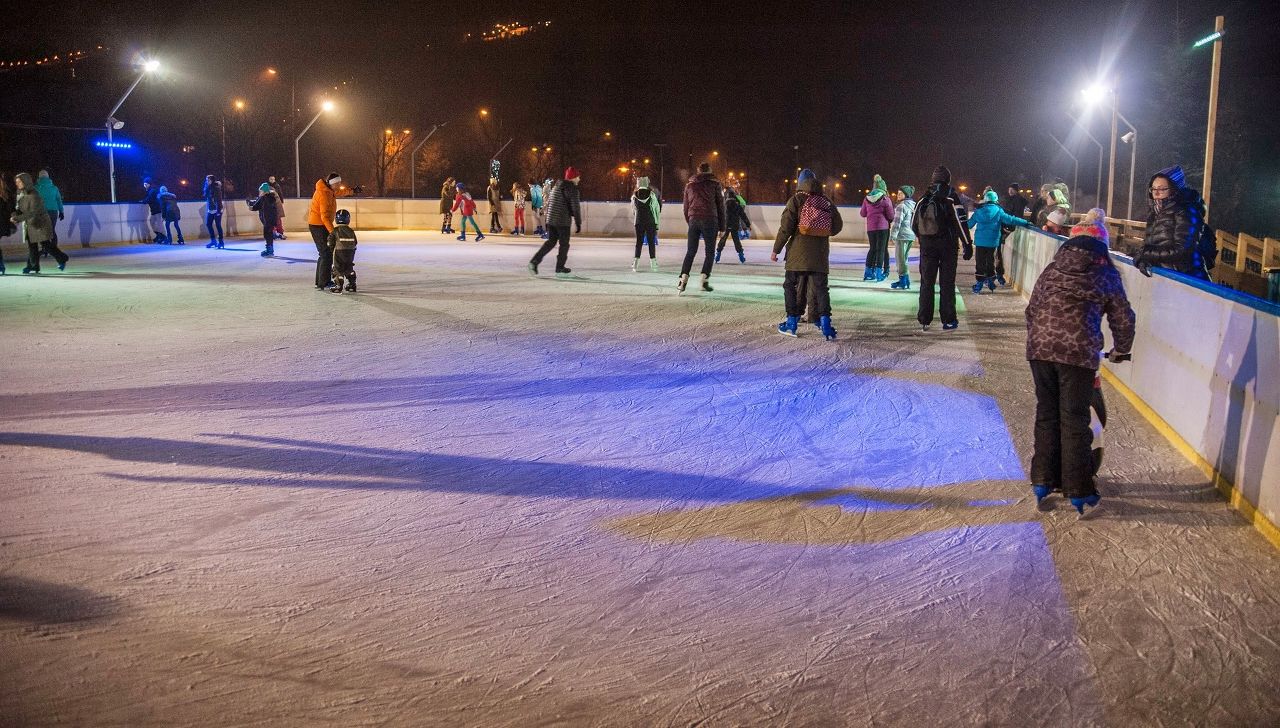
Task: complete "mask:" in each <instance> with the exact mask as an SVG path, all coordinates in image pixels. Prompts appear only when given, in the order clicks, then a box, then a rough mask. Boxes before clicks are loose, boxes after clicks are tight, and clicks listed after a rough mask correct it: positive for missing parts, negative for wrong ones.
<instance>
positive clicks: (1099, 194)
mask: <svg viewBox="0 0 1280 728" xmlns="http://www.w3.org/2000/svg"><path fill="white" fill-rule="evenodd" d="M1067 116H1071V115H1070V114H1068V115H1067ZM1071 120H1072V121H1074V122H1075V123H1076V126H1078V127H1080V131H1082V132H1084V135H1085V136H1087V137H1089V141H1091V142H1093V143H1094V144H1095V145H1097V147H1098V186H1097V187H1096V188H1094V189H1095V190H1096V192H1097V195H1098V204H1099V205H1101V204H1102V142H1100V141H1098V140H1097V139H1095V138H1094V137H1093V134H1090V133H1089V130H1088V129H1087V128H1085V125H1084V124H1082V123H1080V120H1079V119H1077V118H1076V117H1074V116H1071ZM1071 206H1072V208H1074V207H1075V197H1074V196H1072V199H1071ZM1107 212H1111V211H1110V210H1108V211H1107Z"/></svg>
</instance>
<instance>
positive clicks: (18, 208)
mask: <svg viewBox="0 0 1280 728" xmlns="http://www.w3.org/2000/svg"><path fill="white" fill-rule="evenodd" d="M18 177H19V178H20V179H22V186H23V190H22V191H21V192H19V193H18V199H17V202H16V203H15V204H14V206H13V220H14V222H24V223H26V224H27V225H26V227H27V242H28V243H44V242H48V241H49V240H52V239H53V223H51V222H50V221H49V211H48V210H46V209H45V207H44V200H43V199H41V197H40V193H39V192H38V191H36V188H35V185H33V184H32V183H31V175H29V174H27V173H26V172H23V173H22V174H20V175H18Z"/></svg>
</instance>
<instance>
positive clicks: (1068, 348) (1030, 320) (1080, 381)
mask: <svg viewBox="0 0 1280 728" xmlns="http://www.w3.org/2000/svg"><path fill="white" fill-rule="evenodd" d="M1103 316H1106V318H1107V325H1108V326H1109V327H1110V329H1111V337H1112V341H1113V345H1114V348H1113V349H1112V350H1111V352H1109V353H1108V354H1107V358H1108V359H1109V360H1110V361H1112V362H1122V361H1128V360H1129V358H1130V351H1131V349H1132V347H1133V337H1134V325H1135V316H1134V313H1133V308H1132V307H1130V306H1129V299H1128V297H1126V296H1125V292H1124V283H1123V281H1122V280H1121V278H1120V272H1119V271H1118V270H1116V267H1115V264H1113V263H1112V262H1111V256H1110V254H1109V252H1108V250H1107V228H1106V213H1104V212H1103V211H1102V209H1100V208H1094V209H1093V210H1090V211H1089V212H1088V213H1087V214H1086V215H1085V218H1084V220H1083V221H1081V223H1080V224H1079V225H1076V226H1075V227H1073V228H1071V238H1070V239H1069V240H1067V241H1066V242H1065V243H1063V244H1062V246H1061V247H1060V248H1058V252H1057V253H1056V254H1055V255H1054V256H1053V262H1052V263H1050V264H1049V265H1048V266H1046V267H1045V269H1044V271H1043V272H1042V273H1041V274H1040V277H1039V278H1038V279H1036V283H1035V288H1034V289H1033V290H1032V292H1031V300H1030V301H1029V302H1028V303H1027V310H1026V319H1027V361H1028V363H1029V364H1030V367H1031V379H1032V381H1033V383H1034V384H1035V391H1036V424H1035V446H1034V452H1033V455H1032V457H1031V483H1032V486H1031V487H1032V492H1033V493H1034V494H1035V497H1036V503H1037V504H1040V503H1041V501H1043V500H1044V499H1045V498H1047V497H1048V496H1049V495H1050V494H1052V493H1053V492H1054V491H1055V490H1058V489H1061V491H1062V494H1063V495H1064V496H1066V497H1067V498H1069V499H1071V505H1073V506H1075V508H1076V510H1077V511H1079V512H1080V513H1081V514H1082V515H1083V514H1084V509H1085V507H1086V506H1089V507H1093V506H1096V505H1097V504H1098V501H1099V499H1100V498H1099V495H1098V489H1097V484H1096V483H1095V482H1094V479H1093V455H1092V445H1093V433H1092V431H1091V430H1090V428H1089V406H1090V402H1091V400H1092V398H1093V380H1094V377H1095V376H1097V372H1098V365H1099V364H1100V363H1101V362H1100V359H1101V357H1100V356H1099V352H1100V351H1101V350H1102V346H1103V338H1102V317H1103Z"/></svg>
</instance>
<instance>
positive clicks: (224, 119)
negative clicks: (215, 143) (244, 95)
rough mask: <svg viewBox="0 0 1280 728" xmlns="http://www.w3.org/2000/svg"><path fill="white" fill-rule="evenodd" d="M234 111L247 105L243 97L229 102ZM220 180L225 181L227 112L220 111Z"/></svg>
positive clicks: (242, 109)
mask: <svg viewBox="0 0 1280 728" xmlns="http://www.w3.org/2000/svg"><path fill="white" fill-rule="evenodd" d="M231 106H232V108H234V109H235V110H236V111H244V110H245V108H246V107H247V104H245V101H244V99H236V100H235V101H233V102H232V103H231ZM222 181H223V182H224V183H225V182H226V181H227V112H226V111H223V112H222Z"/></svg>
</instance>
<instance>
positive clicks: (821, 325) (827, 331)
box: [815, 316, 836, 341]
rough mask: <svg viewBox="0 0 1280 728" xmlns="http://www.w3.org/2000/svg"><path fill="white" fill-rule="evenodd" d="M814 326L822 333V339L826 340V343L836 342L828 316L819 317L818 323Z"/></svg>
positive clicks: (834, 331) (834, 332)
mask: <svg viewBox="0 0 1280 728" xmlns="http://www.w3.org/2000/svg"><path fill="white" fill-rule="evenodd" d="M815 325H816V326H817V327H818V329H819V330H820V331H822V338H824V339H826V340H827V341H835V340H836V328H835V327H834V326H832V325H831V317H830V316H819V317H818V323H817V324H815Z"/></svg>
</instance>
